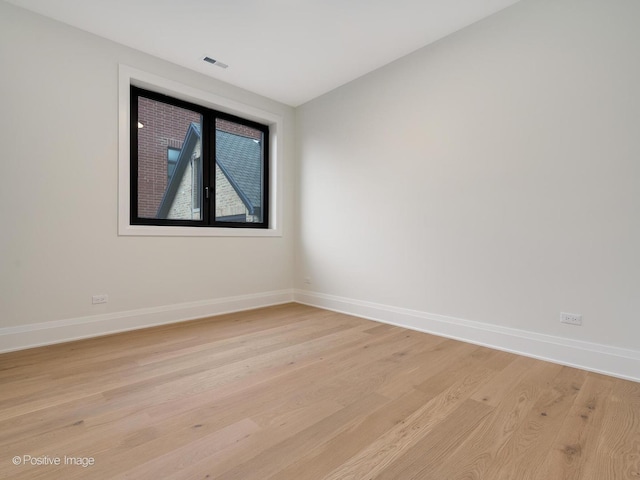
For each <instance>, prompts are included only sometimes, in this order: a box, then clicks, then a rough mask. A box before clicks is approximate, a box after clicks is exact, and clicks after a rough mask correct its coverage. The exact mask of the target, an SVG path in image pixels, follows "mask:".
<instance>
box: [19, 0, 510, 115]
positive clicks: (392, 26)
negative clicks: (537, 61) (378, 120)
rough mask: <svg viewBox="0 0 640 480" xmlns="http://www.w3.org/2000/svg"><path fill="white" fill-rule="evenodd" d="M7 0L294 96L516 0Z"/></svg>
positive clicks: (279, 95) (327, 86) (284, 97)
mask: <svg viewBox="0 0 640 480" xmlns="http://www.w3.org/2000/svg"><path fill="white" fill-rule="evenodd" d="M7 1H8V2H9V3H12V4H14V5H18V6H20V7H23V8H26V9H28V10H32V11H34V12H37V13H40V14H42V15H46V16H48V17H51V18H54V19H56V20H59V21H61V22H64V23H67V24H69V25H73V26H75V27H78V28H81V29H83V30H86V31H89V32H92V33H94V34H96V35H100V36H102V37H105V38H108V39H111V40H114V41H116V42H119V43H122V44H124V45H128V46H130V47H133V48H135V49H138V50H141V51H143V52H147V53H150V54H151V55H155V56H157V57H160V58H163V59H165V60H169V61H171V62H173V63H176V64H178V65H182V66H184V67H186V68H189V69H191V70H195V71H198V72H201V73H204V74H205V75H209V76H211V77H214V78H217V79H220V80H223V81H225V82H228V83H230V84H233V85H236V86H238V87H242V88H245V89H247V90H250V91H252V92H255V93H258V94H261V95H264V96H266V97H269V98H272V99H274V100H278V101H280V102H283V103H286V104H288V105H292V106H297V105H300V104H302V103H304V102H307V101H309V100H311V99H313V98H315V97H317V96H319V95H322V94H323V93H326V92H328V91H329V90H332V89H334V88H336V87H338V86H340V85H342V84H344V83H347V82H349V81H350V80H353V79H355V78H357V77H359V76H361V75H364V74H366V73H368V72H370V71H372V70H375V69H376V68H378V67H381V66H383V65H385V64H387V63H389V62H391V61H393V60H395V59H397V58H400V57H402V56H404V55H406V54H408V53H410V52H412V51H414V50H417V49H418V48H420V47H422V46H424V45H427V44H429V43H431V42H434V41H436V40H438V39H440V38H442V37H444V36H446V35H448V34H450V33H453V32H455V31H456V30H459V29H461V28H463V27H465V26H467V25H470V24H471V23H474V22H476V21H478V20H480V19H482V18H484V17H487V16H489V15H491V14H493V13H495V12H497V11H499V10H501V9H503V8H505V7H508V6H509V5H512V4H514V3H516V2H517V1H518V0H7ZM205 55H208V56H210V57H212V58H215V59H217V60H220V61H221V62H224V63H226V64H228V65H229V68H228V69H226V70H225V69H222V68H220V67H217V66H214V65H211V64H208V63H205V62H203V61H202V57H203V56H205Z"/></svg>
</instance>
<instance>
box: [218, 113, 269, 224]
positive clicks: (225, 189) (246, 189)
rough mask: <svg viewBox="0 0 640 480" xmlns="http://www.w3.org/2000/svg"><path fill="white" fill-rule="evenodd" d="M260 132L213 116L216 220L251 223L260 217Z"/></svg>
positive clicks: (261, 148)
mask: <svg viewBox="0 0 640 480" xmlns="http://www.w3.org/2000/svg"><path fill="white" fill-rule="evenodd" d="M263 150H264V139H263V133H262V132H261V131H260V130H256V129H255V128H251V127H248V126H246V125H241V124H239V123H235V122H231V121H228V120H222V119H220V118H218V119H216V189H215V191H216V220H217V221H221V222H240V223H255V222H262V218H263V210H262V204H263V196H264V193H263V175H264V165H263Z"/></svg>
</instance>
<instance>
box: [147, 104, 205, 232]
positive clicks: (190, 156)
mask: <svg viewBox="0 0 640 480" xmlns="http://www.w3.org/2000/svg"><path fill="white" fill-rule="evenodd" d="M201 132H202V116H201V115H200V114H199V113H198V112H194V111H191V110H187V109H184V108H180V107H176V106H174V105H169V104H166V103H163V102H160V101H157V100H151V99H148V98H145V97H140V96H139V97H138V216H139V217H141V218H160V219H180V220H200V218H201V217H200V214H201V213H200V212H201V206H202V205H201V203H202V196H201V194H200V191H201V189H202V158H201V156H202V155H201V152H202V142H201Z"/></svg>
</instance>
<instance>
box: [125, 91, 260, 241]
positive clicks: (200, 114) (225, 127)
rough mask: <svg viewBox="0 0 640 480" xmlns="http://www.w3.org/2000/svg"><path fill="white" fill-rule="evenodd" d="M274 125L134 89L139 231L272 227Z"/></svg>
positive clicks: (134, 199) (134, 198)
mask: <svg viewBox="0 0 640 480" xmlns="http://www.w3.org/2000/svg"><path fill="white" fill-rule="evenodd" d="M268 188H269V127H268V126H267V125H262V124H260V123H256V122H253V121H251V120H246V119H243V118H239V117H236V116H234V115H229V114H226V113H223V112H218V111H216V110H213V109H209V108H206V107H203V106H201V105H197V104H193V103H189V102H185V101H182V100H178V99H176V98H172V97H169V96H166V95H163V94H159V93H156V92H151V91H148V90H144V89H141V88H138V87H134V86H131V218H130V222H131V224H132V225H162V226H199V227H245V228H268V226H269V218H268V213H269V191H268Z"/></svg>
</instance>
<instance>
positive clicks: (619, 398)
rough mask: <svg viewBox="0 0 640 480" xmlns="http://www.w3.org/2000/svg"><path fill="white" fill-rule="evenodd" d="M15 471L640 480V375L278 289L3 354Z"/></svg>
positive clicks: (3, 420) (85, 475) (0, 402)
mask: <svg viewBox="0 0 640 480" xmlns="http://www.w3.org/2000/svg"><path fill="white" fill-rule="evenodd" d="M27 455H31V456H32V457H34V458H40V459H46V458H49V459H52V458H61V459H62V458H63V457H64V456H65V455H67V456H70V457H74V458H75V457H86V458H93V459H94V461H95V464H93V465H91V466H85V467H83V466H79V465H69V464H67V465H64V464H63V465H48V464H47V465H31V464H30V462H28V461H27V465H24V464H20V465H16V464H14V462H13V458H14V457H18V459H19V460H20V462H22V461H23V460H25V459H27V458H28V457H25V456H27ZM0 478H11V479H29V480H31V479H51V478H54V479H58V478H64V479H65V480H79V479H83V480H85V479H89V480H92V479H100V480H103V479H111V478H118V479H126V478H132V479H133V478H135V479H145V478H166V479H169V480H182V479H205V478H209V479H215V478H219V479H236V478H237V479H242V480H251V479H260V480H294V479H295V480H298V479H304V480H343V479H349V478H351V479H358V480H360V479H374V478H378V479H380V480H383V479H396V478H400V479H402V480H405V479H406V480H411V479H420V480H430V479H433V480H463V479H464V480H506V479H510V480H548V479H553V480H573V479H579V480H618V479H622V480H636V479H638V478H640V384H638V383H634V382H628V381H624V380H619V379H615V378H612V377H605V376H602V375H598V374H594V373H587V372H584V371H581V370H577V369H573V368H569V367H563V366H559V365H555V364H551V363H546V362H542V361H539V360H534V359H530V358H524V357H519V356H517V355H514V354H511V353H506V352H501V351H497V350H491V349H488V348H484V347H478V346H476V345H470V344H465V343H461V342H457V341H455V340H449V339H444V338H438V337H435V336H432V335H427V334H423V333H418V332H415V331H409V330H405V329H402V328H400V327H397V326H392V325H385V324H379V323H375V322H371V321H369V320H365V319H362V318H357V317H353V316H349V315H343V314H340V313H335V312H330V311H326V310H320V309H316V308H312V307H308V306H304V305H299V304H288V305H280V306H275V307H269V308H263V309H257V310H253V311H248V312H238V313H234V314H230V315H221V316H218V317H215V318H209V319H201V320H196V321H192V322H184V323H180V324H173V325H166V326H162V327H155V328H150V329H146V330H140V331H134V332H126V333H121V334H116V335H109V336H105V337H100V338H92V339H87V340H82V341H77V342H71V343H67V344H60V345H52V346H48V347H41V348H36V349H31V350H25V351H20V352H12V353H7V354H2V355H0Z"/></svg>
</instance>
